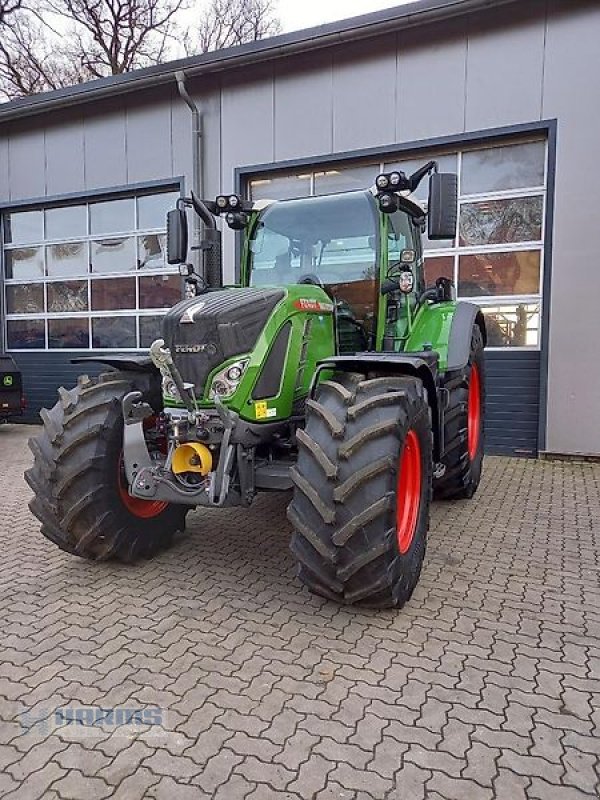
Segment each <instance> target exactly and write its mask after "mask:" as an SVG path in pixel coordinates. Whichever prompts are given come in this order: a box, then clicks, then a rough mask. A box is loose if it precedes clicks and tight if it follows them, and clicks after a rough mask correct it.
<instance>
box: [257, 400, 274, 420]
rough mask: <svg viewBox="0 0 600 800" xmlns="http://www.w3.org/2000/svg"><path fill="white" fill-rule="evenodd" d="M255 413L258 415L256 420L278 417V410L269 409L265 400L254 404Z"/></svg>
mask: <svg viewBox="0 0 600 800" xmlns="http://www.w3.org/2000/svg"><path fill="white" fill-rule="evenodd" d="M254 413H255V414H256V419H269V418H270V417H276V416H277V409H276V408H269V407H268V406H267V403H266V401H265V400H258V401H257V402H256V403H254Z"/></svg>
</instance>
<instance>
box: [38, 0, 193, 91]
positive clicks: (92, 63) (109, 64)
mask: <svg viewBox="0 0 600 800" xmlns="http://www.w3.org/2000/svg"><path fill="white" fill-rule="evenodd" d="M44 4H45V11H46V14H43V15H42V18H43V19H44V20H45V21H46V24H48V18H49V15H52V14H53V15H54V16H55V17H58V18H62V20H64V21H66V22H67V23H68V24H69V25H70V31H69V33H70V42H69V45H68V46H67V52H69V51H70V53H71V55H73V56H75V57H76V58H77V60H78V61H79V63H80V65H81V69H82V70H83V71H84V74H85V75H86V77H87V78H99V77H101V76H103V75H118V74H120V73H122V72H128V71H129V70H131V69H136V68H138V67H145V66H149V65H151V64H157V63H160V62H161V61H163V60H164V58H165V56H166V55H167V49H168V45H169V43H170V37H171V34H172V28H173V24H174V21H175V18H176V17H177V15H178V13H179V12H180V11H181V9H182V8H184V7H185V5H186V0H44Z"/></svg>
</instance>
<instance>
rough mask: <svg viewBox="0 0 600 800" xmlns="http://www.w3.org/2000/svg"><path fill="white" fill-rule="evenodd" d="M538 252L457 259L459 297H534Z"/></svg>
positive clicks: (530, 251)
mask: <svg viewBox="0 0 600 800" xmlns="http://www.w3.org/2000/svg"><path fill="white" fill-rule="evenodd" d="M539 291H540V252H539V250H527V251H525V252H520V253H477V255H469V256H460V258H459V262H458V293H459V295H461V296H463V297H480V296H485V295H504V294H538V292H539Z"/></svg>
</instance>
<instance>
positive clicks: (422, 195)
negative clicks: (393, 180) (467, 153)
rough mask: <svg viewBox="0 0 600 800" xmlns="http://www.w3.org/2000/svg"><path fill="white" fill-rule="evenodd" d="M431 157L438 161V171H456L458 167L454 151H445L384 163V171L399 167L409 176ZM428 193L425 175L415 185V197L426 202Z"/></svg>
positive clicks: (427, 182) (427, 180) (427, 181)
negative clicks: (442, 153)
mask: <svg viewBox="0 0 600 800" xmlns="http://www.w3.org/2000/svg"><path fill="white" fill-rule="evenodd" d="M431 159H433V160H434V161H437V162H438V170H439V172H456V171H457V168H458V167H457V161H456V153H447V154H445V155H441V156H436V155H431V154H427V155H423V156H419V158H408V159H405V160H403V161H393V162H391V163H390V164H386V165H385V171H386V172H391V171H392V170H394V169H399V170H402V172H404V173H405V174H406V175H408V176H409V177H410V176H411V175H412V174H413V172H416V171H417V170H418V169H419V167H422V166H423V165H424V164H426V163H427V162H428V161H430V160H431ZM428 195H429V178H428V177H427V176H425V177H424V178H423V180H422V181H421V183H420V184H419V186H418V187H417V190H416V192H415V197H417V198H418V200H419V201H420V202H426V201H427V197H428Z"/></svg>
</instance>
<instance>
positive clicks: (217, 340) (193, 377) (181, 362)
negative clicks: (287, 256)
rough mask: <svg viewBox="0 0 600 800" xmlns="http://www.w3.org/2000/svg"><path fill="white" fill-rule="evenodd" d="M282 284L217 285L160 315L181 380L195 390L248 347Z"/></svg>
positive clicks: (200, 389)
mask: <svg viewBox="0 0 600 800" xmlns="http://www.w3.org/2000/svg"><path fill="white" fill-rule="evenodd" d="M284 296H285V292H284V291H283V290H282V289H221V290H218V291H209V292H206V293H205V294H202V295H199V296H198V297H193V298H191V299H190V300H184V301H183V302H181V303H178V304H177V305H176V306H174V307H173V308H172V309H171V310H170V311H168V312H167V314H166V315H165V317H164V318H163V328H162V331H163V339H164V340H165V344H166V346H167V347H168V348H169V349H170V351H171V354H172V356H173V360H174V362H175V365H176V366H177V368H178V369H179V372H180V373H181V375H182V377H183V380H184V381H186V382H189V383H193V384H194V385H195V386H196V390H197V393H198V394H199V395H200V394H202V392H203V390H204V386H205V384H206V380H207V378H208V376H209V375H210V373H211V372H212V371H213V370H214V369H215V368H216V367H218V366H219V365H220V364H222V363H223V362H224V361H226V360H227V359H229V358H231V357H232V356H236V355H241V354H244V353H248V352H250V351H251V350H252V349H253V348H254V346H255V344H256V341H257V339H258V337H259V335H260V333H261V331H262V330H263V328H264V326H265V324H266V322H267V320H268V318H269V316H270V315H271V313H272V312H273V309H274V308H275V306H276V305H277V303H279V302H280V301H281V300H282V299H283V298H284Z"/></svg>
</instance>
